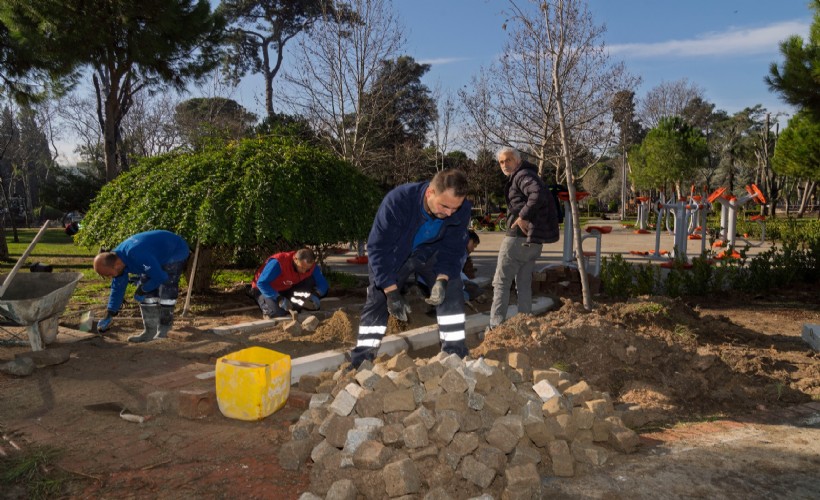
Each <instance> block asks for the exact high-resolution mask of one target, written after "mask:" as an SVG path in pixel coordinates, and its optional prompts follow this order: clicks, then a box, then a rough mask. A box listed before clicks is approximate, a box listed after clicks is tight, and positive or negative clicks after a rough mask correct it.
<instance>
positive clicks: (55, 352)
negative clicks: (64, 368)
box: [14, 346, 71, 368]
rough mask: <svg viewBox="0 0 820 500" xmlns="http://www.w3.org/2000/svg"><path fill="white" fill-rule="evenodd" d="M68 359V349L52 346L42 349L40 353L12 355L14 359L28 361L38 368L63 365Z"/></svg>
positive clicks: (30, 352) (29, 352) (69, 353)
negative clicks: (25, 359)
mask: <svg viewBox="0 0 820 500" xmlns="http://www.w3.org/2000/svg"><path fill="white" fill-rule="evenodd" d="M70 357H71V349H69V348H68V347H54V346H52V347H49V348H48V349H43V350H42V351H27V352H22V353H18V354H15V355H14V358H15V359H20V358H28V359H30V360H31V361H33V362H34V364H35V365H36V366H37V367H38V368H43V367H44V366H52V365H59V364H62V363H65V362H66V361H68V359H69V358H70Z"/></svg>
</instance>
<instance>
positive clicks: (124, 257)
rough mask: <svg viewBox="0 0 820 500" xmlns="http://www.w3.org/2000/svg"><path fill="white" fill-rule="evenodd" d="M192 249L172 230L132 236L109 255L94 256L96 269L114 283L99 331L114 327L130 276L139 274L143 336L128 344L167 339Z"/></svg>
mask: <svg viewBox="0 0 820 500" xmlns="http://www.w3.org/2000/svg"><path fill="white" fill-rule="evenodd" d="M190 253H191V250H190V249H189V248H188V243H186V242H185V240H184V239H182V237H180V236H178V235H176V234H174V233H172V232H170V231H162V230H159V231H146V232H144V233H138V234H135V235H134V236H131V237H130V238H128V239H127V240H125V241H123V242H122V243H120V244H119V245H117V247H116V248H114V250H112V251H110V252H103V253H101V254H99V255H97V256H96V257H94V270H95V271H96V272H97V273H98V274H99V275H100V276H105V277H107V278H113V279H112V280H111V294H110V295H109V298H108V314H106V316H105V318H103V319H101V320H100V321H99V322H98V323H97V331H98V332H101V333H102V332H104V331H106V330H108V329H109V328H111V322H112V320H113V319H114V316H116V315H117V314H118V313H119V310H120V306H122V300H123V297H124V296H125V289H126V287H127V286H128V275H129V274H135V275H139V282H138V285H137V291H136V292H135V293H134V300H136V301H137V302H138V303H139V305H140V312H141V313H142V322H143V324H144V326H145V328H144V329H143V331H142V333H141V334H139V335H134V336H132V337H128V341H129V342H146V341H148V340H154V339H161V338H165V337H166V336H167V335H168V331H170V330H171V325H172V324H173V323H174V306H175V305H176V303H177V296H178V295H179V278H180V276H182V271H184V270H185V263H186V262H187V260H188V255H189V254H190Z"/></svg>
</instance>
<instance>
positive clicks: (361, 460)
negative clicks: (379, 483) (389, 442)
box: [353, 440, 392, 470]
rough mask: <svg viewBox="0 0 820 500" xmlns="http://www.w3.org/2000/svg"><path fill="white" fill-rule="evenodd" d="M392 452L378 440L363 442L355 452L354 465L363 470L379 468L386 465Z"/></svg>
mask: <svg viewBox="0 0 820 500" xmlns="http://www.w3.org/2000/svg"><path fill="white" fill-rule="evenodd" d="M391 455H392V452H391V451H390V449H389V448H387V447H385V446H384V445H383V444H381V443H380V442H378V441H376V440H368V441H365V442H363V443H362V444H361V445H359V447H358V448H357V449H356V452H355V453H353V465H355V466H356V468H358V469H363V470H379V469H381V468H382V467H384V466H385V464H386V463H387V461H388V460H389V459H390V456H391Z"/></svg>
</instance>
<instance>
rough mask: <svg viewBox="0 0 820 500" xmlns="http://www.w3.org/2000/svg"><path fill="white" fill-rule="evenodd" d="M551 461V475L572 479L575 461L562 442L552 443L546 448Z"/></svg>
mask: <svg viewBox="0 0 820 500" xmlns="http://www.w3.org/2000/svg"><path fill="white" fill-rule="evenodd" d="M547 451H548V452H549V455H550V459H551V460H552V473H553V474H554V475H556V476H558V477H572V476H573V475H575V459H574V458H573V457H572V453H571V452H570V450H569V445H568V444H567V442H566V441H564V440H561V439H559V440H556V441H552V442H551V443H550V444H549V445H548V446H547Z"/></svg>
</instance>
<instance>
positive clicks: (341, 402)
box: [328, 391, 356, 417]
mask: <svg viewBox="0 0 820 500" xmlns="http://www.w3.org/2000/svg"><path fill="white" fill-rule="evenodd" d="M354 406H356V397H355V396H353V394H350V393H349V392H347V391H341V392H339V394H337V395H336V397H335V398H334V399H333V402H332V403H330V405H329V406H328V409H329V410H330V411H332V412H333V413H336V414H337V415H341V416H343V417H345V416H347V415H350V412H352V411H353V407H354Z"/></svg>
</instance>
